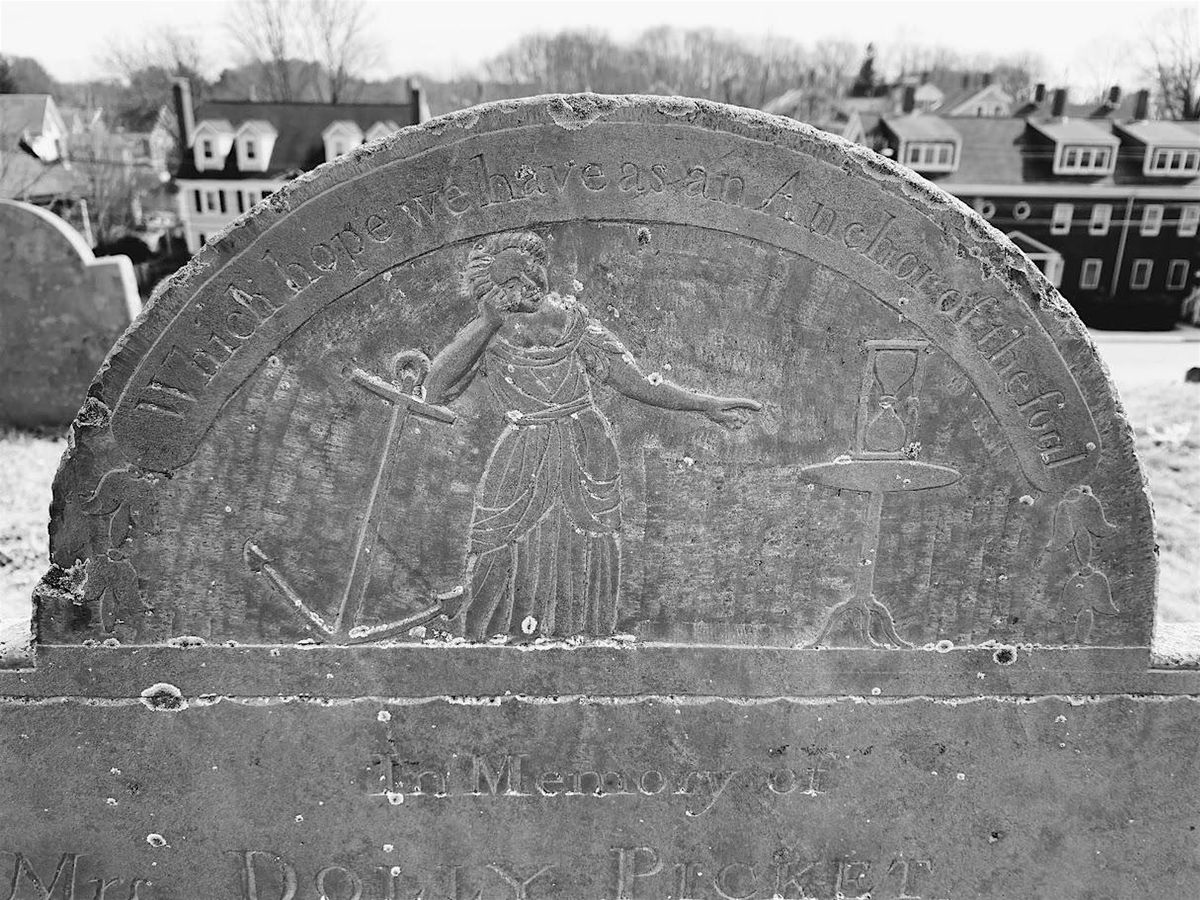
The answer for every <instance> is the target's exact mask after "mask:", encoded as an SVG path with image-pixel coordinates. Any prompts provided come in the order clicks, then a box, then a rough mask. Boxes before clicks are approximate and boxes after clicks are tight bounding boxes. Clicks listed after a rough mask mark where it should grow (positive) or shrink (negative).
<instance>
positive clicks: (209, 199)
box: [204, 191, 221, 212]
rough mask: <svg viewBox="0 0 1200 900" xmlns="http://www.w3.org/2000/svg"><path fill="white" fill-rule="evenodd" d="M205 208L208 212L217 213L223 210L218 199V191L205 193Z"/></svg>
mask: <svg viewBox="0 0 1200 900" xmlns="http://www.w3.org/2000/svg"><path fill="white" fill-rule="evenodd" d="M204 208H205V210H207V211H208V212H217V211H219V210H220V208H221V201H220V199H219V198H218V197H217V192H216V191H205V192H204Z"/></svg>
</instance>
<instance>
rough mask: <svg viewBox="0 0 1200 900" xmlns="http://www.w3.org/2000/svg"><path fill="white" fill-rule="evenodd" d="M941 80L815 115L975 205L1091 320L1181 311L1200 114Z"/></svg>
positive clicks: (1198, 204)
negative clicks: (1167, 116) (1015, 93)
mask: <svg viewBox="0 0 1200 900" xmlns="http://www.w3.org/2000/svg"><path fill="white" fill-rule="evenodd" d="M934 87H936V85H934V84H933V83H932V82H927V83H925V84H920V83H917V84H908V85H905V86H904V88H903V90H902V91H901V92H900V93H899V97H900V103H899V108H896V106H895V105H894V101H895V97H896V96H897V95H896V94H895V92H891V93H889V94H887V95H885V96H880V97H872V98H846V100H844V101H841V103H840V104H837V103H835V104H834V105H833V106H832V107H831V109H832V110H833V112H830V113H827V115H826V116H825V117H824V118H823V119H822V120H820V121H817V122H814V123H813V124H816V125H817V126H818V127H823V128H825V129H826V130H830V131H834V132H835V133H838V134H841V135H842V136H843V137H847V138H849V139H851V140H857V141H859V142H860V143H863V144H866V145H867V146H870V147H872V148H873V149H874V150H876V151H877V152H879V153H881V154H882V155H884V156H887V157H889V158H890V159H893V160H895V161H896V162H898V163H901V164H903V165H905V166H908V167H909V168H911V169H913V170H914V171H916V172H917V173H919V174H920V175H922V176H924V177H925V178H927V179H929V180H930V181H933V182H935V183H936V184H938V186H940V187H942V188H943V189H945V190H946V191H949V192H950V193H951V194H954V195H955V196H956V197H958V198H959V199H960V200H963V201H964V202H965V203H967V204H969V205H971V206H972V207H974V209H975V210H976V211H977V212H979V213H980V215H982V216H983V217H984V218H985V219H987V220H988V221H989V222H991V223H992V225H994V226H995V227H996V228H998V229H999V230H1000V231H1002V232H1004V234H1006V235H1007V236H1008V237H1009V238H1010V239H1011V240H1012V241H1013V242H1014V243H1016V244H1017V246H1019V247H1020V248H1021V249H1022V250H1023V251H1025V253H1026V254H1027V255H1028V256H1029V257H1030V259H1032V260H1033V261H1034V262H1035V263H1036V264H1037V265H1038V266H1039V267H1040V268H1041V269H1042V270H1043V272H1044V273H1045V274H1046V277H1047V278H1048V279H1049V280H1050V281H1051V283H1053V284H1054V285H1055V286H1056V287H1058V289H1059V290H1060V291H1061V292H1062V294H1063V295H1064V296H1065V297H1066V298H1067V299H1068V300H1070V301H1071V302H1072V304H1073V305H1074V306H1075V307H1076V309H1077V310H1078V311H1079V313H1080V315H1081V316H1082V317H1083V319H1084V321H1086V322H1088V324H1092V325H1099V326H1102V327H1103V326H1109V327H1113V326H1119V327H1130V326H1134V327H1167V326H1169V325H1170V324H1171V323H1173V322H1174V321H1176V320H1177V319H1178V318H1179V315H1180V310H1181V307H1182V305H1183V301H1184V299H1185V298H1187V297H1188V296H1189V295H1190V294H1192V293H1193V292H1194V291H1195V290H1196V286H1197V285H1198V284H1200V238H1198V237H1197V226H1198V225H1200V122H1197V121H1178V122H1177V121H1162V120H1154V119H1151V118H1150V105H1149V93H1148V92H1147V91H1139V92H1137V93H1136V94H1134V95H1132V96H1122V93H1121V90H1120V89H1119V88H1118V87H1113V88H1112V89H1111V90H1110V91H1108V92H1107V94H1106V95H1105V97H1104V99H1103V100H1102V101H1100V102H1097V103H1090V104H1080V105H1072V104H1070V103H1069V102H1068V96H1067V92H1066V91H1065V90H1056V91H1053V92H1047V91H1046V90H1045V87H1044V86H1043V85H1038V86H1037V87H1036V88H1035V90H1034V91H1033V93H1032V96H1031V97H1030V99H1029V100H1028V101H1026V102H1024V103H1021V104H1014V103H1013V102H1012V100H1011V98H1008V96H1007V94H1005V93H1004V92H1002V91H997V90H995V89H994V88H995V85H994V83H992V82H991V81H990V80H986V79H980V80H977V81H964V82H962V83H961V92H960V93H959V94H956V95H953V96H950V95H947V94H946V93H945V92H944V91H942V90H941V89H940V88H939V89H938V90H937V91H934V90H932V88H934ZM925 88H928V90H925V93H924V94H922V90H923V89H925ZM922 98H924V99H922ZM854 102H857V103H859V104H860V105H861V104H867V106H863V107H862V108H853V107H852V106H851V105H850V104H853V103H854ZM1006 102H1007V103H1009V104H1011V105H1014V106H1015V114H1008V113H1007V111H1006V110H1004V106H1005V103H1006ZM943 110H944V111H945V112H944V113H943V112H942V111H943ZM997 110H1000V111H1001V114H997V113H996V111H997ZM838 111H840V115H839V114H838ZM797 117H798V116H797Z"/></svg>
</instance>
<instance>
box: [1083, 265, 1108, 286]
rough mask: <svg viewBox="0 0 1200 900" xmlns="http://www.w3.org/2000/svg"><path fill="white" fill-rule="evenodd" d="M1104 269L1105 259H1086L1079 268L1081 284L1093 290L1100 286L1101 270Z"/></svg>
mask: <svg viewBox="0 0 1200 900" xmlns="http://www.w3.org/2000/svg"><path fill="white" fill-rule="evenodd" d="M1103 269H1104V260H1102V259H1085V260H1084V261H1083V266H1082V267H1081V268H1080V270H1079V286H1080V287H1081V288H1083V289H1084V290H1091V289H1092V288H1096V287H1099V286H1100V272H1101V271H1102V270H1103Z"/></svg>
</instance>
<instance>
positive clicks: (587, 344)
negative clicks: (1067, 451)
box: [425, 232, 761, 640]
mask: <svg viewBox="0 0 1200 900" xmlns="http://www.w3.org/2000/svg"><path fill="white" fill-rule="evenodd" d="M546 262H547V260H546V245H545V243H544V242H543V241H542V239H541V238H540V237H538V236H537V235H535V234H531V233H528V232H512V233H504V234H498V235H493V236H491V237H489V238H486V239H485V240H483V241H482V242H480V243H479V244H477V245H476V246H475V248H474V249H473V250H472V251H471V254H470V258H469V261H468V263H467V268H466V272H465V287H466V290H468V291H469V292H470V294H471V296H473V297H474V298H475V300H476V301H477V302H478V304H479V315H478V316H477V317H476V318H475V319H474V320H473V321H472V322H470V323H469V324H468V325H467V326H466V327H465V328H463V329H462V330H461V331H460V332H459V333H458V335H457V336H456V337H455V338H454V340H453V341H452V342H451V343H450V344H449V345H448V346H447V347H446V348H445V349H443V350H442V351H441V352H440V353H439V354H438V355H437V356H436V358H435V359H434V360H433V365H432V367H431V369H430V372H429V375H428V377H427V379H426V381H425V390H426V400H427V402H429V403H433V404H442V403H449V402H451V401H453V400H454V399H455V398H456V397H458V396H459V395H460V394H461V393H462V392H463V391H464V390H466V388H467V386H468V385H469V384H470V383H471V382H472V381H473V380H474V379H475V378H476V377H481V378H484V379H486V383H487V385H488V387H489V388H490V390H491V393H492V396H493V397H494V399H495V402H496V404H497V405H498V407H499V409H500V410H501V411H502V412H503V414H504V417H505V418H506V419H507V427H506V428H505V429H504V431H503V432H502V433H501V434H500V437H499V438H498V439H497V441H496V445H495V447H494V449H493V450H492V453H491V457H490V458H489V459H488V462H487V465H486V467H485V468H484V471H483V475H482V477H481V479H480V482H479V487H478V489H477V491H476V497H475V509H474V515H473V517H472V522H471V533H470V547H469V551H468V557H467V573H466V583H467V590H468V592H469V596H468V598H467V601H466V603H465V605H464V607H463V612H462V616H463V629H464V633H465V636H466V637H468V638H470V639H473V640H484V639H487V638H489V637H491V636H494V635H497V634H503V635H508V636H510V637H511V638H514V639H528V638H529V637H532V636H545V637H551V636H553V637H569V636H574V635H590V636H602V635H607V634H612V633H613V631H614V629H615V627H616V621H617V597H618V592H619V590H620V581H621V545H620V531H621V472H620V463H619V459H618V455H617V447H616V435H615V434H614V430H613V426H612V424H611V423H610V422H609V420H608V419H607V418H606V417H605V415H604V413H603V412H602V411H601V410H600V408H599V407H598V406H597V404H596V400H595V397H594V396H593V393H592V388H593V385H594V384H596V383H604V384H607V385H608V386H609V387H611V388H613V389H614V390H616V391H617V392H619V393H620V394H622V395H624V396H626V397H628V398H630V399H632V400H637V401H639V402H641V403H646V404H649V405H651V406H655V407H659V408H661V409H667V410H676V411H680V412H696V413H701V414H703V415H705V416H707V417H708V418H709V419H711V420H712V421H713V422H716V423H718V424H720V425H723V426H725V427H727V428H740V427H742V425H744V424H745V423H746V421H747V420H748V417H749V415H750V414H751V413H753V412H755V411H757V410H759V409H760V408H761V406H760V404H759V403H758V402H757V401H755V400H751V399H748V398H744V397H715V396H711V395H709V394H703V393H698V392H696V391H692V390H689V389H687V388H684V387H680V386H679V385H675V384H672V383H670V382H668V381H664V380H661V379H660V378H658V377H656V376H651V377H648V376H646V375H644V374H643V373H642V371H641V369H640V368H639V367H638V363H637V361H636V360H635V359H634V358H633V356H632V355H631V354H630V353H629V351H628V350H626V349H625V347H624V346H623V345H622V344H621V342H620V340H618V339H617V337H616V336H615V335H613V334H612V332H610V331H609V330H608V329H607V328H605V327H604V326H603V325H601V324H600V323H599V322H597V321H596V320H595V319H593V318H591V317H590V316H589V315H588V312H587V309H586V308H584V307H583V306H582V305H581V304H579V303H578V302H576V301H575V299H574V298H573V297H563V296H560V295H558V294H555V293H551V292H549V291H548V281H547V273H546Z"/></svg>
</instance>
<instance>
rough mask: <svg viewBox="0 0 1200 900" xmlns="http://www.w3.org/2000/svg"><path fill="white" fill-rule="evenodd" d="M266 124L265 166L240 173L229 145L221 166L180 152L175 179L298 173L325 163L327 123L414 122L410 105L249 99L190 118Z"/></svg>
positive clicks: (205, 108)
mask: <svg viewBox="0 0 1200 900" xmlns="http://www.w3.org/2000/svg"><path fill="white" fill-rule="evenodd" d="M248 121H265V122H269V123H270V124H271V125H272V126H273V127H274V128H275V130H276V131H277V132H278V136H277V137H276V138H275V144H274V147H273V148H272V151H271V158H270V160H269V162H268V164H267V170H266V171H265V172H262V171H251V172H242V171H239V170H238V167H237V153H236V150H235V149H234V148H232V147H231V148H230V151H229V153H228V154H227V155H226V157H225V165H224V167H223V168H222V169H215V170H214V169H206V170H205V171H203V172H201V171H198V170H197V169H196V165H195V160H194V158H193V155H192V154H191V153H185V154H183V160H182V163H181V165H180V167H179V171H178V172H176V177H178V178H220V179H230V178H260V179H261V178H272V177H278V176H280V175H286V174H288V173H293V172H302V171H307V170H309V169H312V168H315V167H316V166H319V165H320V164H321V163H323V162H326V159H325V143H324V141H323V140H322V139H321V133H322V132H323V131H324V130H325V129H326V128H328V127H329V126H330V125H331V124H332V123H334V122H339V121H352V122H354V123H355V124H357V125H358V127H359V128H361V129H362V130H363V132H364V133H365V132H366V131H367V130H368V129H369V128H370V127H371V126H372V125H374V124H375V123H376V122H387V121H392V122H395V123H397V124H399V125H400V126H401V127H404V126H406V125H413V124H416V123H417V122H418V121H419V111H418V109H417V108H416V105H415V104H413V103H336V104H333V103H258V102H253V101H249V100H217V101H210V102H207V103H203V104H201V105H199V106H198V107H196V111H195V122H196V126H197V127H199V126H200V125H201V124H202V123H203V122H222V123H224V122H228V124H229V127H230V128H231V129H232V130H233V131H237V129H238V128H240V127H241V126H242V125H243V124H244V123H245V122H248Z"/></svg>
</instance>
